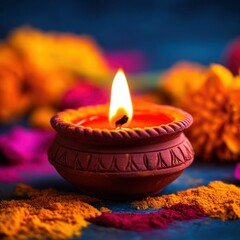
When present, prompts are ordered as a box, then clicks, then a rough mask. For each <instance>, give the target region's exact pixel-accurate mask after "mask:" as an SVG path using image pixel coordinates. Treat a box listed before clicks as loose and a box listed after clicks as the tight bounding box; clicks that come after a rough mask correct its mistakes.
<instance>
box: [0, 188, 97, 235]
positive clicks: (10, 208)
mask: <svg viewBox="0 0 240 240" xmlns="http://www.w3.org/2000/svg"><path fill="white" fill-rule="evenodd" d="M16 196H19V197H27V199H20V200H3V201H1V202H0V238H1V239H28V238H34V239H40V238H47V239H66V238H70V237H74V236H80V234H81V228H83V227H86V226H87V225H88V224H89V223H88V221H87V220H88V219H89V218H93V217H96V216H98V215H100V214H101V212H100V211H98V210H97V209H96V208H94V207H93V206H91V205H90V204H88V203H90V202H93V201H94V200H95V199H93V198H90V197H87V196H84V195H77V194H69V193H67V194H66V193H60V192H58V191H56V190H53V189H45V190H37V189H34V188H32V187H30V186H27V185H23V184H21V185H18V187H17V189H16Z"/></svg>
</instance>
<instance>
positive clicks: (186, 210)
mask: <svg viewBox="0 0 240 240" xmlns="http://www.w3.org/2000/svg"><path fill="white" fill-rule="evenodd" d="M204 216H205V214H204V212H203V210H202V209H200V208H199V207H198V206H189V205H186V204H181V203H179V204H176V205H173V206H172V207H170V208H169V209H165V210H163V211H160V212H154V213H144V214H138V213H108V212H105V213H103V214H102V215H100V216H97V217H96V218H92V219H90V220H89V221H90V222H92V223H95V224H98V225H101V226H105V227H114V228H120V229H125V230H133V231H138V232H142V231H149V230H152V229H153V228H166V227H167V226H168V225H169V224H170V223H172V222H173V221H175V220H179V221H184V220H191V219H198V218H201V217H204Z"/></svg>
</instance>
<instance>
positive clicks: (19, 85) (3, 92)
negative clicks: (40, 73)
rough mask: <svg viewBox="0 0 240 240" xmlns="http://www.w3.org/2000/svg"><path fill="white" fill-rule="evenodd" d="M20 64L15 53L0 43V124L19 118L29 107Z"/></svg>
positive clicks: (25, 84)
mask: <svg viewBox="0 0 240 240" xmlns="http://www.w3.org/2000/svg"><path fill="white" fill-rule="evenodd" d="M27 88H28V87H27V83H26V81H25V78H24V73H23V69H22V64H21V60H20V58H19V56H18V55H17V54H16V52H15V51H14V50H13V49H12V48H11V47H10V46H9V45H7V44H6V43H0V122H8V121H11V120H13V119H14V118H15V117H18V116H20V115H21V114H23V113H24V112H26V111H27V109H28V108H29V106H30V99H29V98H30V96H29V94H28V91H27Z"/></svg>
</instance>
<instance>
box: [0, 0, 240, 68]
mask: <svg viewBox="0 0 240 240" xmlns="http://www.w3.org/2000/svg"><path fill="white" fill-rule="evenodd" d="M239 9H240V2H239V1H238V0H232V1H227V0H221V1H218V0H165V1H158V0H131V1H129V0H121V1H111V0H101V1H99V0H58V1H56V0H53V1H48V0H41V1H32V0H21V1H18V0H2V1H0V37H4V36H6V34H7V32H8V31H9V30H11V29H12V28H14V27H17V26H20V25H23V24H24V25H32V26H34V27H37V28H40V29H43V30H56V31H64V32H65V31H66V32H75V33H80V34H81V33H87V34H90V35H91V36H93V37H94V38H96V40H97V41H98V42H99V43H100V45H101V46H102V47H103V48H104V49H105V50H108V51H109V50H119V49H138V50H141V51H143V52H144V53H145V55H146V56H147V57H148V59H149V66H148V70H156V69H163V68H166V67H169V66H170V65H172V64H174V63H175V62H176V61H178V60H181V59H187V60H194V61H198V62H201V63H204V64H209V63H211V62H219V61H221V60H222V57H223V52H224V49H225V47H226V44H227V43H228V42H229V41H230V40H231V39H232V38H234V37H236V36H240V14H239V11H240V10H239Z"/></svg>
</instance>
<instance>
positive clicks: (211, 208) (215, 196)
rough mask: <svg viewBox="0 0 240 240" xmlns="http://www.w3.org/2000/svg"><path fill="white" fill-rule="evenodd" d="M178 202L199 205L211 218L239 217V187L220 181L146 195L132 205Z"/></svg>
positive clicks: (144, 207)
mask: <svg viewBox="0 0 240 240" xmlns="http://www.w3.org/2000/svg"><path fill="white" fill-rule="evenodd" d="M178 203H182V204H188V205H191V206H199V207H200V208H201V209H203V211H204V212H205V213H206V215H207V216H208V217H211V218H219V219H222V220H228V219H240V188H239V187H237V186H235V185H233V184H226V183H223V182H221V181H215V182H211V183H210V184H209V185H208V186H201V187H198V188H192V189H188V190H185V191H181V192H178V193H177V194H170V195H163V196H159V197H148V198H146V199H144V200H142V201H137V202H133V205H134V206H135V207H136V208H137V209H147V208H162V207H164V208H166V207H171V206H173V205H175V204H178Z"/></svg>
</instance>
